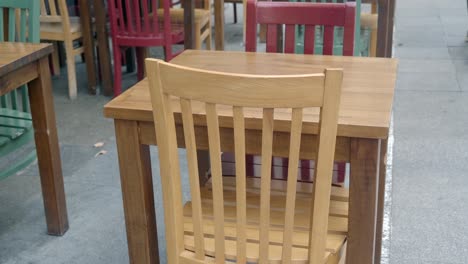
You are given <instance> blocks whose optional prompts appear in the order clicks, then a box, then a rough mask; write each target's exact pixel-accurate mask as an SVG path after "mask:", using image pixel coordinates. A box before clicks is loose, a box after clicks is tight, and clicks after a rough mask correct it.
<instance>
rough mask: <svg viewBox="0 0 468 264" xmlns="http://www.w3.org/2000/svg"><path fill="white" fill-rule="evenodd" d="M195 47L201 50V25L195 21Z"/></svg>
mask: <svg viewBox="0 0 468 264" xmlns="http://www.w3.org/2000/svg"><path fill="white" fill-rule="evenodd" d="M194 30H195V40H194V41H195V49H197V50H201V47H202V39H201V34H202V33H201V26H200V23H195V28H194Z"/></svg>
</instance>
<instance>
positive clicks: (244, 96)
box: [146, 59, 347, 264]
mask: <svg viewBox="0 0 468 264" xmlns="http://www.w3.org/2000/svg"><path fill="white" fill-rule="evenodd" d="M146 69H147V74H148V78H149V82H150V93H151V101H152V104H153V111H154V112H153V114H154V120H155V129H156V137H157V142H158V147H159V161H160V172H161V176H162V177H161V182H162V186H163V187H162V190H163V200H164V217H165V228H166V243H167V260H168V263H200V264H201V263H214V262H216V263H224V262H225V261H234V260H235V261H237V263H246V261H248V262H260V263H278V262H279V261H280V260H283V262H282V263H338V262H339V261H340V259H341V260H343V257H342V255H341V253H342V249H343V248H344V247H343V246H344V245H345V242H346V232H347V231H346V228H347V218H346V217H347V202H346V199H347V195H346V193H344V194H343V192H346V190H344V189H338V188H337V189H333V191H332V187H331V176H332V170H333V159H334V151H335V142H336V134H337V122H338V110H339V104H340V96H341V82H342V75H343V73H342V70H341V69H324V72H323V73H319V74H303V75H292V76H259V75H242V74H228V73H220V72H211V71H204V70H198V69H191V68H187V67H181V66H176V65H173V64H170V63H166V62H163V61H160V60H155V59H147V60H146ZM285 87H287V88H288V89H285ZM252 90H255V91H256V92H255V93H252V92H251V91H252ZM192 106H194V108H197V109H204V111H205V112H206V121H207V128H208V137H207V138H206V137H204V138H201V137H200V138H199V137H197V138H196V137H195V132H194V131H195V130H194V121H193V120H194V117H193V112H192ZM221 107H224V109H226V107H227V109H231V108H230V107H232V109H233V124H234V130H233V133H234V146H235V159H236V171H237V174H236V177H235V178H223V176H222V173H221V155H220V154H221V145H223V144H224V143H223V141H225V140H226V139H225V138H222V137H221V135H220V126H219V120H218V114H217V111H218V109H220V108H221ZM251 107H255V108H261V109H263V121H262V122H263V126H262V176H261V179H257V180H255V179H253V180H252V179H247V178H246V175H245V155H246V151H245V150H246V147H245V146H246V140H245V139H246V136H245V128H246V126H245V120H244V108H251ZM306 107H307V108H308V107H317V108H320V112H321V113H320V119H321V120H320V124H319V131H320V134H319V135H318V141H317V142H318V145H317V153H318V154H317V159H316V161H317V168H316V175H315V179H316V180H315V183H314V185H312V184H310V183H309V184H306V185H302V184H300V183H297V169H298V166H289V172H288V174H289V175H288V181H287V182H276V181H271V177H270V175H271V171H270V170H271V156H272V151H273V131H274V120H273V116H274V111H275V110H274V109H275V108H290V109H292V114H291V132H290V133H291V139H290V150H289V159H290V163H291V164H292V163H294V164H298V162H299V158H300V157H299V146H300V143H301V130H302V118H303V109H304V108H306ZM175 109H177V110H178V109H180V110H181V115H180V114H179V115H177V116H176V118H181V120H182V121H183V133H184V142H185V147H186V149H187V162H188V163H187V164H188V172H189V179H190V193H191V201H189V202H187V203H185V205H184V204H183V203H182V191H181V178H180V176H181V175H180V167H179V156H178V151H177V142H176V141H177V139H176V130H175V123H174V122H175V121H174V120H175V117H174V110H175ZM197 112H198V113H200V112H199V111H198V110H197ZM199 140H204V141H208V145H209V152H210V159H211V173H212V179H211V184H210V185H209V186H208V187H200V186H199V177H198V168H197V148H196V144H197V142H199ZM231 143H232V142H231ZM231 143H229V144H231ZM340 193H341V195H340ZM330 197H332V199H333V200H332V201H331V199H330ZM333 197H334V198H333ZM337 197H341V198H343V199H341V200H339V199H337ZM309 238H310V239H309Z"/></svg>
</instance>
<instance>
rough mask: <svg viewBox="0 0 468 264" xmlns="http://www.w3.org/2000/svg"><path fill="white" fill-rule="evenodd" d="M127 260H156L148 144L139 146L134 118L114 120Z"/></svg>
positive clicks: (156, 246) (156, 247)
mask: <svg viewBox="0 0 468 264" xmlns="http://www.w3.org/2000/svg"><path fill="white" fill-rule="evenodd" d="M115 133H116V141H117V150H118V155H119V165H120V166H119V167H120V180H121V185H122V198H123V204H124V213H125V225H126V229H127V243H128V251H129V258H130V263H135V264H136V263H138V264H140V263H148V264H149V263H158V262H159V256H158V238H157V231H156V214H155V211H154V196H153V183H152V182H153V180H152V178H151V160H150V153H149V147H148V146H145V145H140V142H139V140H138V127H137V124H136V122H135V121H126V120H115Z"/></svg>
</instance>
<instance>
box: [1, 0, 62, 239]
mask: <svg viewBox="0 0 468 264" xmlns="http://www.w3.org/2000/svg"><path fill="white" fill-rule="evenodd" d="M15 1H16V0H15ZM52 51H53V47H52V45H51V44H32V43H14V42H1V43H0V84H1V86H0V96H1V95H4V94H7V93H9V92H11V91H13V90H15V89H18V88H19V87H21V86H22V85H25V84H27V85H28V92H29V102H30V109H31V115H32V124H33V127H34V138H35V141H36V151H37V159H38V165H39V173H40V177H41V187H42V196H43V199H44V209H45V216H46V221H47V232H48V233H49V234H51V235H63V234H64V233H65V232H66V231H67V229H68V217H67V207H66V203H65V193H64V188H63V177H62V165H61V161H60V150H59V144H58V139H57V128H56V126H55V112H54V103H53V97H52V83H51V80H50V70H49V62H48V56H49V55H50V54H51V53H52ZM0 118H2V117H0Z"/></svg>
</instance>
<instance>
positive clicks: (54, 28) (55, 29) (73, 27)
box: [41, 17, 81, 33]
mask: <svg viewBox="0 0 468 264" xmlns="http://www.w3.org/2000/svg"><path fill="white" fill-rule="evenodd" d="M42 32H48V33H63V24H62V23H61V22H48V21H42V20H41V33H42ZM70 32H71V33H77V32H81V22H80V18H79V17H70Z"/></svg>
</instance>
